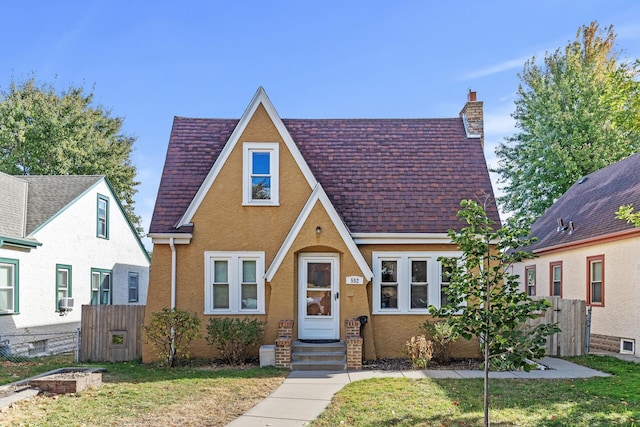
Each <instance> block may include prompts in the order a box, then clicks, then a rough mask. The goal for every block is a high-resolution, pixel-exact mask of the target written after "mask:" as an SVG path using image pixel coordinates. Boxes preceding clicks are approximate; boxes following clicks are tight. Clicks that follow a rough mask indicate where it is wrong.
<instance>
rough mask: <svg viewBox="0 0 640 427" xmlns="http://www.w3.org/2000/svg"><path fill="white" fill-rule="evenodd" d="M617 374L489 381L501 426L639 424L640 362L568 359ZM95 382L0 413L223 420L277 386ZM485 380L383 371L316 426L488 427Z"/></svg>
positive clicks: (113, 372)
mask: <svg viewBox="0 0 640 427" xmlns="http://www.w3.org/2000/svg"><path fill="white" fill-rule="evenodd" d="M571 360H572V361H574V362H577V363H581V364H584V365H587V366H589V367H592V368H595V369H599V370H602V371H605V372H609V373H611V374H613V376H611V377H608V378H593V379H584V380H498V379H492V380H491V383H490V387H491V412H490V413H491V422H492V425H494V426H610V425H619V426H622V425H626V426H634V425H639V426H640V422H639V421H640V365H639V364H634V363H629V362H623V361H620V360H618V359H614V358H608V357H598V356H589V357H584V358H574V359H571ZM70 365H74V363H73V362H72V361H70V360H65V359H61V358H46V359H42V360H36V361H33V362H29V363H22V364H13V363H9V362H2V365H1V366H0V383H7V382H11V381H16V380H17V379H19V378H26V377H29V376H32V375H34V374H35V373H39V372H43V371H46V370H50V369H54V368H59V367H62V366H70ZM99 366H105V367H106V368H107V369H108V372H107V373H105V374H104V376H103V385H102V386H101V387H100V388H97V389H90V390H86V391H83V392H80V393H77V394H71V395H63V396H42V395H41V396H38V397H36V398H34V399H32V400H30V401H24V402H21V403H19V404H18V405H16V406H15V407H12V408H10V409H8V410H6V411H4V412H2V413H1V414H0V425H3V426H5V425H6V426H82V425H86V426H89V425H90V426H114V425H128V426H147V425H208V426H224V425H225V424H226V423H228V422H230V421H231V420H233V419H234V418H236V417H237V416H239V415H241V414H242V413H244V412H245V411H246V410H248V409H249V408H250V407H251V406H253V405H254V404H256V403H257V402H259V401H260V400H261V399H262V398H264V397H266V396H267V395H268V394H269V393H271V391H273V390H275V388H277V387H278V386H279V385H280V384H281V383H282V381H283V379H284V377H285V376H286V375H287V374H288V372H287V371H285V370H278V369H275V368H268V369H264V368H263V369H260V368H249V369H243V370H234V369H217V370H212V369H206V367H205V366H196V365H193V366H184V367H178V368H174V369H165V368H158V367H155V366H152V365H142V364H139V363H118V364H100V365H99ZM482 414H483V407H482V380H481V379H470V380H454V379H446V380H432V379H420V380H410V379H404V378H395V379H394V378H384V379H372V380H366V381H358V382H354V383H351V384H348V385H347V386H346V387H345V388H344V389H343V390H342V391H340V392H339V393H338V394H336V396H335V398H334V401H333V403H332V404H331V405H330V406H329V408H328V409H327V410H326V411H325V412H324V413H323V414H322V415H321V417H320V418H319V419H318V420H316V421H315V422H314V423H313V424H312V426H313V427H325V426H332V427H333V426H359V427H360V426H365V427H366V426H376V427H379V426H407V427H408V426H412V427H413V426H476V425H482V416H483V415H482Z"/></svg>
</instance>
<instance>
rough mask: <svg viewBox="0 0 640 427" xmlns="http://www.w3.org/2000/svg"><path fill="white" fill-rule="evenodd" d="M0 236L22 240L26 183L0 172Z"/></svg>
mask: <svg viewBox="0 0 640 427" xmlns="http://www.w3.org/2000/svg"><path fill="white" fill-rule="evenodd" d="M0 189H1V190H0V191H1V193H0V194H2V203H0V218H1V220H0V236H1V237H10V238H18V239H19V238H24V236H25V229H26V220H27V183H26V182H25V181H24V180H22V179H18V178H15V177H13V176H11V175H7V174H6V173H2V172H0Z"/></svg>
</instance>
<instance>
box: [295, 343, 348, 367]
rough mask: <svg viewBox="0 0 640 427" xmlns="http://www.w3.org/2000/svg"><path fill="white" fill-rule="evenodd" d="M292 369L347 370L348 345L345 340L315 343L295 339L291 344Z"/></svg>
mask: <svg viewBox="0 0 640 427" xmlns="http://www.w3.org/2000/svg"><path fill="white" fill-rule="evenodd" d="M291 370H292V371H346V370H347V345H346V344H345V343H344V341H338V342H332V343H314V342H301V341H295V342H294V343H293V344H292V346H291Z"/></svg>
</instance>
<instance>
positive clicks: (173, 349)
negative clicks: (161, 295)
mask: <svg viewBox="0 0 640 427" xmlns="http://www.w3.org/2000/svg"><path fill="white" fill-rule="evenodd" d="M169 247H171V311H173V310H174V309H175V308H176V276H177V272H176V267H177V265H176V258H177V254H176V245H175V242H174V238H173V237H171V238H169ZM170 352H171V355H170V356H169V366H170V367H171V366H173V360H174V358H175V354H176V347H175V330H174V329H173V326H172V327H171V350H170Z"/></svg>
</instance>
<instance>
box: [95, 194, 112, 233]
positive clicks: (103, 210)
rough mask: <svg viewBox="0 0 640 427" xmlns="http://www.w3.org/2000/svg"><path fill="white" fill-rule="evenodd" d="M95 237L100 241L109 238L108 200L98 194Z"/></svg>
mask: <svg viewBox="0 0 640 427" xmlns="http://www.w3.org/2000/svg"><path fill="white" fill-rule="evenodd" d="M96 222H97V227H96V236H98V237H100V238H102V239H108V238H109V198H108V197H105V196H103V195H101V194H98V206H97V216H96Z"/></svg>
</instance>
